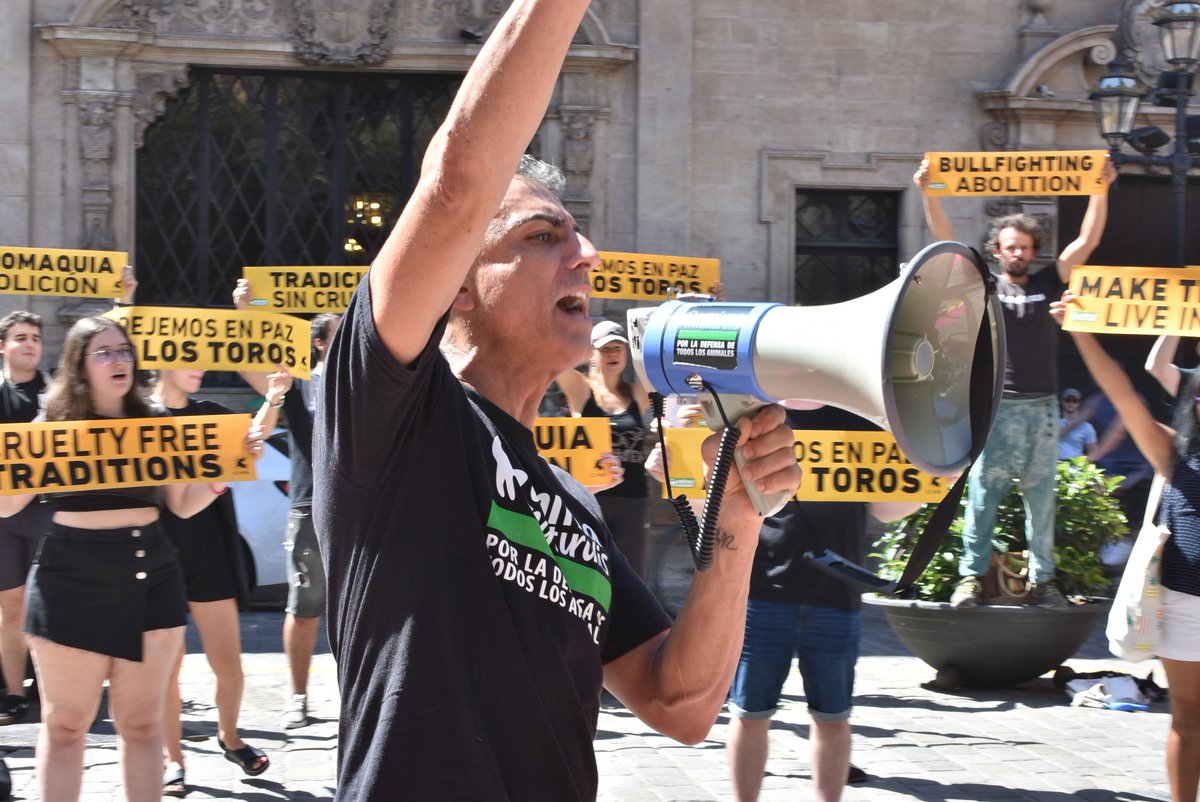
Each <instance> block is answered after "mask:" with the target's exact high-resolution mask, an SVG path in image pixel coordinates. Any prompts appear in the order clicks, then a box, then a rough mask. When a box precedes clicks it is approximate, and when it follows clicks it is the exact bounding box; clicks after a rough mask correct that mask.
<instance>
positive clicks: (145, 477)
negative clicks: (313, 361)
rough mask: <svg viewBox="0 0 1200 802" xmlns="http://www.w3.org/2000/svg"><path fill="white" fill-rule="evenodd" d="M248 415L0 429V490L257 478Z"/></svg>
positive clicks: (21, 425)
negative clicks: (250, 450) (248, 438)
mask: <svg viewBox="0 0 1200 802" xmlns="http://www.w3.org/2000/svg"><path fill="white" fill-rule="evenodd" d="M249 428H250V416H249V415H195V416H191V417H178V418H176V417H171V416H163V417H160V418H127V419H115V420H107V419H106V420H83V421H55V422H49V423H13V424H7V425H4V426H0V495H6V496H10V495H14V494H17V493H33V492H38V493H54V492H60V491H64V490H82V489H84V488H92V489H95V488H104V487H132V486H135V485H157V484H175V483H180V482H240V481H244V480H247V479H254V478H256V474H255V470H254V458H253V457H251V456H250V455H249V454H247V453H246V432H247V430H248V429H249Z"/></svg>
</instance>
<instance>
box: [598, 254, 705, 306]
mask: <svg viewBox="0 0 1200 802" xmlns="http://www.w3.org/2000/svg"><path fill="white" fill-rule="evenodd" d="M720 280H721V260H720V259H697V258H692V257H690V256H658V255H655V254H649V253H616V252H613V251H600V266H599V267H597V268H596V269H595V270H593V271H592V295H593V296H594V297H597V298H626V299H631V300H635V301H655V302H658V301H665V300H667V293H668V292H669V291H671V290H676V291H678V292H681V293H683V292H701V293H709V294H711V293H712V292H713V288H714V287H715V286H716V284H717V282H719V281H720Z"/></svg>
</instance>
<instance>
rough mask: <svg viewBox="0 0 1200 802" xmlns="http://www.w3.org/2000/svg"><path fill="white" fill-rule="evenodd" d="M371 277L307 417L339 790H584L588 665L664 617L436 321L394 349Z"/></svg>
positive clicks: (351, 793)
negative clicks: (478, 385) (451, 353)
mask: <svg viewBox="0 0 1200 802" xmlns="http://www.w3.org/2000/svg"><path fill="white" fill-rule="evenodd" d="M369 292H370V290H369V283H368V282H366V281H364V282H362V283H361V284H360V285H359V288H358V290H357V291H356V292H355V295H354V298H353V300H352V301H351V303H350V306H349V308H348V309H347V311H346V315H345V317H344V318H343V321H342V324H341V325H340V326H339V327H338V331H337V334H336V336H335V337H334V341H333V344H332V348H331V350H330V354H329V356H328V358H327V360H326V374H325V381H324V386H323V390H322V394H321V398H320V400H319V403H318V412H317V425H316V427H315V432H314V435H315V436H314V450H313V455H314V459H315V463H314V464H317V465H320V466H321V470H320V471H318V472H317V474H316V477H315V479H316V482H315V488H314V497H313V502H314V503H313V511H314V518H315V522H316V527H317V534H318V537H319V538H320V543H321V550H322V553H323V554H324V555H325V560H326V567H327V576H328V583H329V601H330V609H329V639H330V643H331V645H332V647H333V653H334V657H335V658H336V660H337V666H338V684H339V687H340V691H341V697H342V707H341V722H340V728H339V754H338V784H337V786H338V787H337V798H338V799H345V800H355V801H356V802H361V801H365V800H389V801H390V800H394V799H398V798H404V799H422V800H424V799H439V800H441V799H456V800H457V799H461V800H472V801H473V800H484V799H486V800H504V799H514V800H527V799H553V800H576V799H580V800H584V799H593V798H594V797H595V795H596V785H597V771H596V763H595V755H594V752H593V747H592V740H593V737H594V735H595V729H596V721H597V716H598V713H599V703H600V698H599V697H600V686H601V680H602V666H603V664H604V663H605V662H608V661H611V660H613V659H615V658H617V657H619V656H621V655H622V654H625V653H626V652H628V651H629V650H630V649H633V648H634V647H636V646H638V645H639V644H642V643H644V642H645V641H647V640H648V639H650V638H651V637H653V636H654V635H656V634H657V633H659V632H661V631H663V630H664V629H666V628H667V627H668V626H669V620H668V619H667V617H666V615H665V614H664V613H663V612H662V609H661V608H660V607H659V605H658V604H657V602H656V601H655V600H654V598H653V596H651V594H650V593H649V591H648V590H647V589H646V588H645V586H644V585H643V584H642V583H641V581H640V580H639V579H638V578H637V576H636V575H635V574H634V573H633V571H632V570H630V568H629V566H628V564H627V563H626V562H625V560H624V558H623V557H621V556H620V553H619V552H617V551H616V550H615V549H614V548H612V536H611V535H610V534H609V532H608V531H607V529H606V528H605V527H604V526H603V525H602V524H601V523H600V522H599V521H598V519H597V518H596V516H595V515H594V514H593V513H591V512H589V511H588V510H587V509H586V507H585V505H583V504H581V503H579V501H578V500H577V498H576V497H575V496H574V495H573V494H572V492H571V491H570V490H568V489H566V488H565V487H564V486H563V483H562V476H563V474H562V473H561V472H559V473H557V474H556V473H555V472H553V471H552V470H551V468H550V466H549V465H548V464H547V463H546V461H545V460H543V459H542V458H541V457H540V456H539V455H538V453H537V450H536V448H535V445H534V441H533V434H532V432H530V431H529V430H528V429H526V428H525V427H523V426H521V425H520V424H519V423H518V422H517V421H516V420H514V419H512V418H511V417H509V416H508V415H506V414H505V413H504V412H502V411H501V410H500V409H498V408H496V407H495V406H493V405H492V404H490V403H489V402H488V401H486V400H485V399H483V398H482V397H479V396H473V395H468V392H467V391H466V390H465V388H464V387H463V385H462V384H460V383H459V381H458V380H457V379H456V378H455V377H454V375H453V374H452V373H451V371H450V366H449V365H448V364H447V362H446V360H445V359H444V358H443V357H442V355H441V353H440V352H439V351H438V342H439V340H440V338H441V334H442V330H443V328H444V325H445V324H444V322H443V323H442V324H441V325H439V326H438V327H437V330H436V331H435V332H434V333H433V335H432V337H431V339H430V342H429V343H428V344H427V345H426V347H425V349H424V351H423V352H422V354H421V355H420V356H419V357H418V358H417V360H416V361H415V362H414V364H413V365H412V366H411V367H405V366H402V365H400V364H399V363H397V362H396V360H395V359H394V358H393V357H392V356H391V354H390V353H389V352H388V351H387V349H386V347H385V346H384V345H383V344H382V343H381V342H380V340H379V336H378V333H377V332H376V331H375V328H374V324H373V322H372V319H371V308H370V300H369ZM576 492H580V491H579V489H578V488H576Z"/></svg>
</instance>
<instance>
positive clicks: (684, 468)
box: [663, 428, 953, 503]
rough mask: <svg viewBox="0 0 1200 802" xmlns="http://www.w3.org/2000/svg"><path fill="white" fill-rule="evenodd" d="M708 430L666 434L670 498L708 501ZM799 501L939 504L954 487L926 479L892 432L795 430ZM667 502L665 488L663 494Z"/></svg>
mask: <svg viewBox="0 0 1200 802" xmlns="http://www.w3.org/2000/svg"><path fill="white" fill-rule="evenodd" d="M710 434H712V432H710V431H708V430H707V429H699V428H691V429H667V430H666V438H667V457H668V459H669V464H668V468H669V469H670V472H671V486H672V491H671V495H673V496H674V495H679V494H680V493H682V494H683V495H684V496H686V497H687V498H704V496H705V491H704V462H703V460H702V459H701V456H700V444H701V443H703V442H704V438H706V437H708V436H709V435H710ZM793 434H795V437H796V445H795V446H794V448H795V452H796V462H798V463H799V464H800V469H801V472H802V475H801V477H800V487H799V488H798V489H797V490H796V495H795V496H794V498H795V499H796V500H797V501H920V502H923V503H924V502H931V501H939V500H941V498H942V496H944V495H946V493H948V492H949V491H950V485H951V484H953V482H952V481H950V480H947V479H946V478H944V477H940V476H930V475H929V474H927V473H922V472H921V471H920V470H918V469H917V468H916V467H914V466H913V464H912V463H910V462H909V461H908V458H907V457H905V456H904V454H903V452H901V451H900V447H899V446H897V445H896V438H894V437H892V435H891V434H889V433H888V432H878V431H876V432H869V431H868V432H841V431H804V430H795V431H794V432H793ZM663 493H664V498H665V497H666V488H665V487H664V488H663Z"/></svg>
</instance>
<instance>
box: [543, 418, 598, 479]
mask: <svg viewBox="0 0 1200 802" xmlns="http://www.w3.org/2000/svg"><path fill="white" fill-rule="evenodd" d="M533 441H534V444H535V445H536V446H537V449H538V453H539V454H541V455H542V456H543V457H545V458H546V460H547V461H548V462H551V463H553V464H554V465H557V466H558V467H560V468H562V469H563V470H564V471H566V472H567V473H569V474H571V476H573V477H575V479H577V480H578V481H579V483H580V484H582V485H584V486H585V487H598V486H601V485H606V484H608V480H609V473H608V470H607V469H605V468H603V467H602V466H601V465H600V457H601V456H602V455H603V454H604V453H605V452H611V451H612V422H611V421H610V420H609V419H608V418H538V419H537V420H536V421H535V422H534V424H533Z"/></svg>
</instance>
